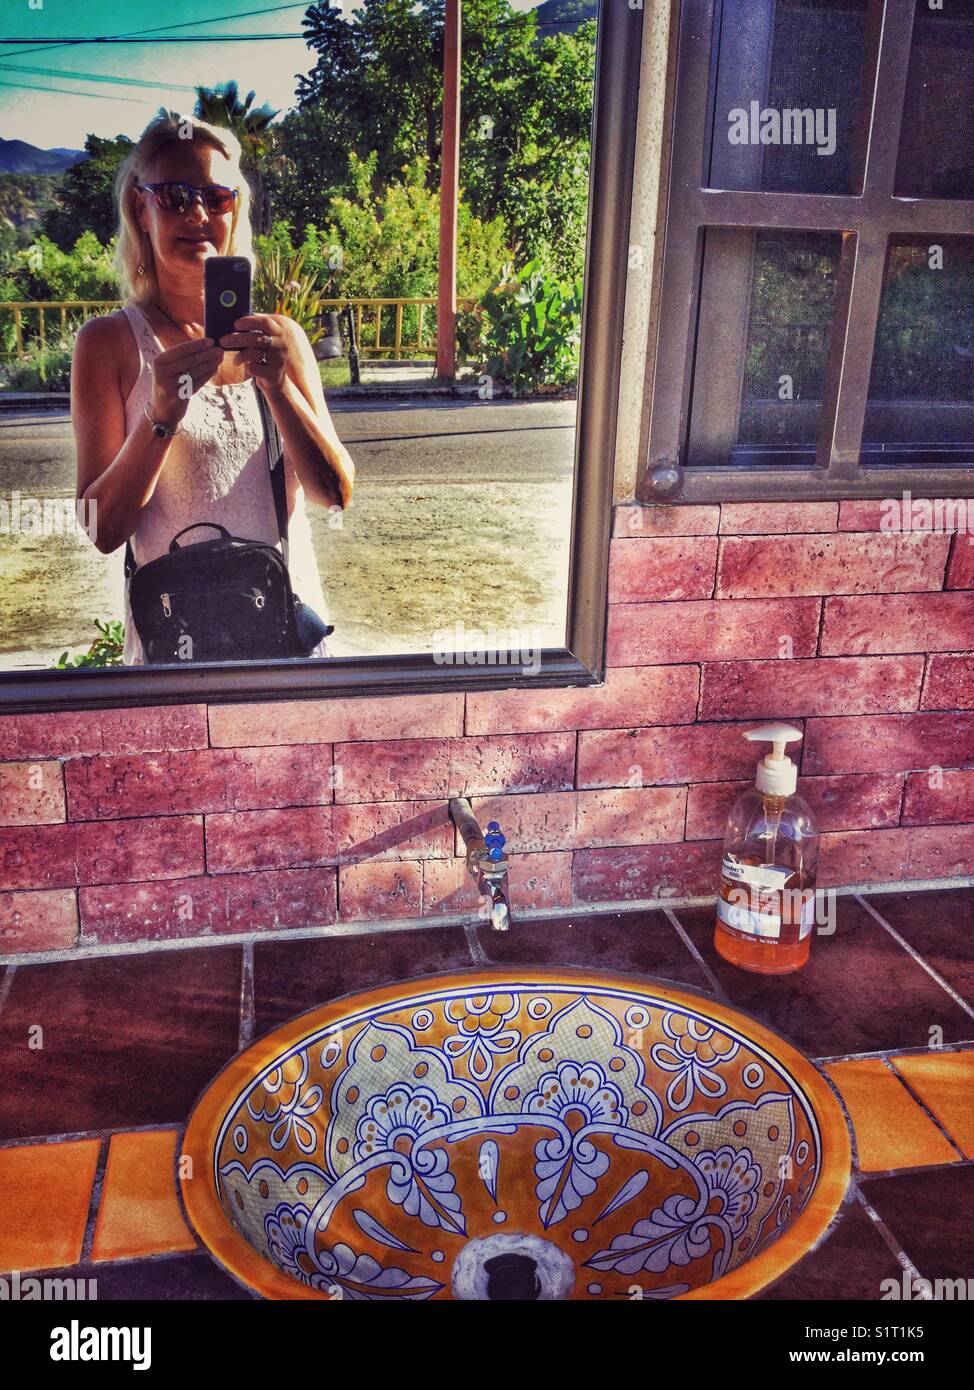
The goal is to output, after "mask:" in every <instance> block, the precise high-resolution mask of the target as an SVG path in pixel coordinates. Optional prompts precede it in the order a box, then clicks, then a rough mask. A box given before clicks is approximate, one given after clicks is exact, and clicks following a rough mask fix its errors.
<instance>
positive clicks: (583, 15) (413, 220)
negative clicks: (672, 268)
mask: <svg viewBox="0 0 974 1390" xmlns="http://www.w3.org/2000/svg"><path fill="white" fill-rule="evenodd" d="M111 8H112V7H111V6H110V5H109V4H107V3H105V4H102V3H93V4H91V5H89V6H88V7H86V25H87V26H88V32H89V33H90V35H91V37H92V39H94V38H95V37H96V36H98V35H112V34H113V33H114V29H113V25H117V20H115V19H113V18H112V16H111V15H110V13H109V11H110V9H111ZM601 8H602V10H603V13H602V14H601V15H600V13H599V10H600V3H599V0H543V3H541V4H540V5H535V4H533V3H529V0H513V3H511V2H510V0H468V3H465V4H461V2H460V0H420V3H418V4H415V5H410V6H406V5H403V4H402V3H399V0H363V3H362V4H361V5H358V6H355V7H354V8H353V7H352V6H351V5H345V6H343V7H342V8H338V7H335V6H330V5H329V4H327V3H317V4H312V5H309V6H302V5H300V4H299V5H281V6H277V7H273V8H269V9H268V10H267V11H263V10H262V11H258V12H257V17H255V18H246V17H244V16H242V15H241V16H230V17H228V18H226V19H223V20H218V19H214V20H209V21H207V20H192V21H190V22H186V23H182V22H174V23H172V24H169V25H159V24H158V23H154V21H155V20H158V18H159V17H160V16H159V13H158V10H157V8H156V7H154V6H150V4H149V3H148V0H133V3H132V4H130V5H129V7H128V8H127V11H126V32H125V35H124V36H119V37H118V38H112V39H111V40H110V42H108V43H104V42H97V43H96V42H84V41H82V42H79V43H72V44H71V45H67V44H65V43H63V42H59V40H61V39H63V35H62V34H61V32H60V30H61V27H62V26H61V22H60V16H59V15H58V14H57V13H56V12H55V10H54V7H48V8H43V9H39V10H36V11H35V10H31V9H25V10H24V12H23V14H22V15H21V16H20V17H19V18H18V20H16V21H14V20H12V19H11V20H9V21H8V24H7V29H8V30H9V31H10V32H8V33H6V34H5V36H4V38H3V39H2V41H0V135H2V138H0V198H2V199H3V206H2V209H0V211H2V219H0V354H2V356H0V480H2V481H0V575H2V587H0V692H2V696H3V699H4V701H5V704H6V705H7V706H8V707H11V708H16V707H19V706H20V705H23V706H24V707H31V708H35V707H38V706H39V705H40V706H43V707H52V706H54V705H58V704H62V705H63V704H71V703H76V702H78V701H80V702H82V703H94V704H100V703H105V704H111V703H115V704H117V703H133V702H137V701H140V700H146V699H152V700H155V701H159V700H169V699H184V698H192V697H193V696H196V695H203V696H204V697H207V698H210V697H212V698H243V697H250V698H252V697H253V696H254V695H255V694H258V693H275V692H278V693H284V694H301V693H309V692H312V691H315V690H321V689H325V688H327V687H328V686H329V685H330V686H332V687H334V685H335V682H336V681H337V682H338V683H339V684H340V685H341V687H342V688H344V689H347V690H351V691H355V692H362V691H367V690H370V689H381V688H386V689H399V688H402V686H403V684H406V685H410V684H414V685H419V686H425V687H426V688H433V687H436V686H439V685H441V684H443V683H444V682H447V681H449V680H450V679H462V680H464V681H465V682H467V683H468V684H469V683H470V682H471V681H473V682H474V683H478V682H479V681H483V682H484V683H488V684H489V683H494V684H510V683H512V682H513V683H518V682H519V681H521V680H525V679H536V678H539V677H540V678H541V679H542V680H544V681H546V682H548V683H552V682H556V681H560V682H563V681H565V680H574V681H575V682H576V683H577V682H578V681H580V680H588V681H591V680H594V679H596V678H597V676H598V673H599V663H600V661H601V632H602V628H601V624H602V622H603V620H604V619H603V615H602V608H603V606H604V586H605V563H606V556H605V553H604V552H605V550H606V546H607V539H608V518H609V503H610V496H611V479H610V469H611V454H612V440H613V438H614V424H615V416H614V399H615V373H616V372H617V369H618V358H619V351H620V347H621V343H620V339H621V318H622V307H623V296H624V289H625V274H626V266H627V247H626V234H627V221H628V194H629V179H630V175H631V159H632V150H631V145H632V136H633V128H634V114H635V100H636V94H637V88H638V50H639V43H638V38H639V32H640V23H641V12H640V10H639V8H638V7H635V8H631V7H630V6H629V5H625V6H623V5H621V4H620V5H619V6H613V7H610V6H609V5H608V3H607V0H601ZM102 12H104V13H102ZM613 63H614V66H613ZM610 67H611V68H612V71H613V81H612V82H611V83H609V82H598V81H597V76H596V75H597V69H600V70H601V69H607V68H610ZM294 74H297V76H295V75H294ZM176 78H178V81H176V80H175V79H176ZM171 79H172V80H171ZM597 93H598V95H597ZM593 123H594V129H593ZM79 132H84V142H83V148H82V142H81V140H80V139H79V134H78V133H79ZM583 292H584V293H583ZM582 380H584V382H585V388H584V390H583V389H582V386H581V381H582ZM69 390H70V397H69V395H68V392H69ZM329 673H330V674H329Z"/></svg>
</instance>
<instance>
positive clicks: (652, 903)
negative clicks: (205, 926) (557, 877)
mask: <svg viewBox="0 0 974 1390" xmlns="http://www.w3.org/2000/svg"><path fill="white" fill-rule="evenodd" d="M691 843H695V844H699V843H703V842H702V841H693V842H691ZM714 843H719V842H718V841H714ZM964 888H974V877H966V878H955V879H918V880H914V881H913V882H910V883H906V882H902V883H863V884H849V885H847V886H843V887H839V888H830V890H829V891H830V892H833V893H834V894H835V896H836V897H839V898H841V897H855V898H857V899H859V900H860V901H862V899H861V898H860V894H862V893H876V894H880V893H881V894H891V893H918V892H924V891H925V890H930V889H937V890H940V891H954V890H960V889H964ZM714 896H715V895H714V894H713V893H708V894H697V895H695V896H692V897H682V898H681V897H673V898H618V899H607V900H605V901H603V902H579V903H572V904H571V906H569V907H539V908H522V909H520V910H519V911H518V915H517V921H520V922H534V921H538V922H543V921H554V920H563V919H565V918H568V917H571V916H576V917H580V916H582V915H585V916H599V915H602V914H606V915H608V914H613V915H615V914H618V913H636V912H662V911H665V910H666V909H668V908H671V909H673V910H679V909H681V908H695V907H708V908H712V907H713V904H714ZM865 906H867V907H868V906H869V905H868V903H866V904H865ZM870 910H872V909H870ZM470 919H471V914H470V913H469V912H465V913H444V914H442V916H427V917H399V918H389V919H387V920H385V921H371V920H365V919H361V920H355V921H349V922H335V923H332V924H330V925H328V926H323V927H288V928H280V929H271V930H268V931H259V930H258V931H249V932H246V931H244V932H222V933H220V934H219V935H215V936H191V937H168V938H166V939H165V940H160V941H126V942H109V943H104V944H101V945H87V946H69V947H67V948H65V949H63V950H59V951H19V952H11V953H10V954H9V955H7V956H4V955H2V954H0V967H3V966H6V968H7V971H8V972H9V971H10V970H12V969H14V967H15V966H18V965H51V964H57V963H59V962H63V961H70V960H96V959H99V958H100V957H102V956H124V955H147V954H149V953H150V952H153V951H190V950H192V951H195V950H206V949H209V948H210V947H213V948H218V947H220V946H239V945H242V944H243V943H244V942H246V941H254V942H256V941H316V940H319V939H323V938H328V937H336V936H339V937H340V936H370V935H374V934H377V933H379V932H392V931H395V932H403V931H423V930H426V929H428V928H430V927H461V928H462V927H466V926H468V925H469V924H470ZM515 929H516V928H515ZM968 1012H971V1016H972V1017H974V1012H972V1011H970V1010H969V1011H968Z"/></svg>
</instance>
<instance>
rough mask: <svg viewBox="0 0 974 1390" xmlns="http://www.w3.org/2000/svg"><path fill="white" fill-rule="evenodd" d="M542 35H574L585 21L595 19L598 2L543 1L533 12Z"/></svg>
mask: <svg viewBox="0 0 974 1390" xmlns="http://www.w3.org/2000/svg"><path fill="white" fill-rule="evenodd" d="M534 13H535V15H536V16H537V20H538V24H539V25H542V24H543V25H544V26H545V27H544V28H543V29H542V30H541V32H542V34H545V35H548V34H574V32H575V30H576V29H577V28H578V26H579V25H580V24H582V23H583V22H584V21H585V20H586V19H597V18H598V14H599V0H544V3H543V4H541V5H538V7H537V8H536V10H535V12H534Z"/></svg>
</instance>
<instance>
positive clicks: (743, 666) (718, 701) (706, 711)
mask: <svg viewBox="0 0 974 1390" xmlns="http://www.w3.org/2000/svg"><path fill="white" fill-rule="evenodd" d="M922 674H923V657H922V656H907V657H882V656H873V657H841V656H836V657H819V658H818V659H817V660H814V661H725V662H718V663H713V664H711V663H708V664H706V665H705V666H704V668H703V688H702V691H701V696H700V717H701V719H759V718H760V719H785V718H788V717H790V716H792V715H798V716H801V715H812V714H832V713H839V714H872V713H875V714H887V713H899V712H906V711H907V710H911V709H915V708H916V704H917V700H918V698H919V694H920V679H921V676H922Z"/></svg>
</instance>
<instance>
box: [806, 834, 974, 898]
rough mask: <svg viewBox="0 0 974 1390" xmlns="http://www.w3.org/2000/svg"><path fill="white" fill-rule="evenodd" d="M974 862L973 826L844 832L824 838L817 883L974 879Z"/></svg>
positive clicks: (841, 883) (844, 884)
mask: <svg viewBox="0 0 974 1390" xmlns="http://www.w3.org/2000/svg"><path fill="white" fill-rule="evenodd" d="M972 863H974V826H972V825H955V826H950V827H948V828H947V829H945V828H944V827H943V826H939V825H932V826H923V825H915V826H914V825H911V826H903V827H900V828H899V829H896V830H840V831H835V832H833V833H831V834H826V835H823V836H822V852H821V857H820V860H819V874H818V880H819V883H820V884H821V885H822V886H823V887H825V886H829V887H835V886H843V887H845V886H851V885H854V884H859V883H897V882H900V881H905V882H913V881H915V880H918V879H943V878H960V877H967V876H968V875H969V874H970V871H971V864H972Z"/></svg>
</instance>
